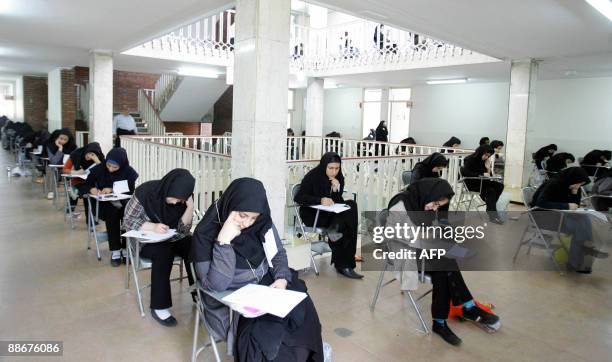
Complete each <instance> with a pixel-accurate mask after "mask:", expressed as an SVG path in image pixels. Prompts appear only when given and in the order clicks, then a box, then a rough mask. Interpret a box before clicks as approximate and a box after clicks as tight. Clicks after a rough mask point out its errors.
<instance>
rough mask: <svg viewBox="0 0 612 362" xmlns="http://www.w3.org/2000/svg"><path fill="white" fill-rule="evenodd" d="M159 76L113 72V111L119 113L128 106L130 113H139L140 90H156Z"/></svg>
mask: <svg viewBox="0 0 612 362" xmlns="http://www.w3.org/2000/svg"><path fill="white" fill-rule="evenodd" d="M158 79H159V74H150V73H135V72H124V71H119V70H115V71H114V72H113V110H114V111H115V112H119V111H121V110H122V109H123V107H124V106H127V107H128V109H129V111H130V112H138V89H140V88H155V82H156V81H157V80H158Z"/></svg>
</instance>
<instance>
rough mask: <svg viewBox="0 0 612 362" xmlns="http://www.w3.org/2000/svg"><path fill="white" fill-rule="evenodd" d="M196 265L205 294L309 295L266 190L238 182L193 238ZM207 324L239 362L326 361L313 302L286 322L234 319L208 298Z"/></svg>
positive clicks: (249, 182)
mask: <svg viewBox="0 0 612 362" xmlns="http://www.w3.org/2000/svg"><path fill="white" fill-rule="evenodd" d="M192 256H193V261H194V265H195V270H196V273H197V276H198V279H199V280H200V282H201V283H202V286H203V287H204V288H206V289H209V290H212V291H215V292H223V291H226V290H235V289H239V288H241V287H243V286H245V285H247V284H260V285H267V286H270V287H272V288H280V289H289V290H294V291H299V292H306V290H307V289H306V285H305V283H304V282H303V281H302V280H300V279H298V277H297V272H295V271H292V270H291V269H289V265H288V261H287V253H286V251H285V249H284V248H283V244H282V243H281V240H280V237H279V235H278V233H277V231H276V228H275V227H274V224H273V222H272V218H271V216H270V207H269V206H268V199H267V196H266V190H265V189H264V186H263V184H262V183H261V182H260V181H258V180H255V179H252V178H239V179H236V180H234V181H232V183H231V184H230V185H229V186H228V187H227V189H226V190H225V192H224V193H223V195H222V196H221V197H220V198H219V199H218V200H217V201H216V202H215V203H213V204H212V205H211V206H210V207H209V208H208V210H207V211H206V213H205V214H204V219H203V220H202V221H201V222H200V223H199V224H198V226H197V228H196V229H195V232H194V239H193V250H192ZM202 302H203V303H204V304H205V306H206V308H205V313H206V320H207V321H208V323H209V324H210V326H211V330H212V332H213V335H214V337H215V338H216V339H220V338H223V339H227V341H228V351H229V352H230V353H232V354H233V355H234V360H235V361H245V362H246V361H295V362H304V361H323V342H322V340H321V324H320V322H319V317H318V315H317V311H316V309H315V307H314V304H313V302H312V300H311V299H310V297H306V299H304V300H302V301H301V302H300V303H299V304H298V305H297V306H296V307H295V308H294V309H293V310H292V311H291V312H290V313H289V314H288V315H287V316H286V317H285V318H279V317H276V316H273V315H270V314H264V315H262V316H260V317H257V318H244V317H242V316H240V317H239V318H234V319H233V320H232V322H231V323H230V315H229V313H230V311H229V310H228V308H227V307H226V306H225V305H223V304H221V303H220V302H218V301H217V300H215V299H214V298H212V297H209V296H206V295H205V296H204V300H203V301H202Z"/></svg>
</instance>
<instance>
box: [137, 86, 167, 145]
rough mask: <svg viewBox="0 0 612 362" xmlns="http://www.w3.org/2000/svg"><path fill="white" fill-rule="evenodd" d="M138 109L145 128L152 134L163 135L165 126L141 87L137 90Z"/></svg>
mask: <svg viewBox="0 0 612 362" xmlns="http://www.w3.org/2000/svg"><path fill="white" fill-rule="evenodd" d="M138 111H139V112H140V117H142V120H143V121H144V122H145V123H146V124H147V128H148V130H149V132H150V133H151V134H152V135H163V134H164V133H166V127H165V126H164V123H163V122H162V120H161V117H160V116H159V113H158V112H157V110H156V109H155V107H154V106H153V102H152V101H151V99H149V97H147V96H146V95H145V92H144V90H143V89H139V90H138Z"/></svg>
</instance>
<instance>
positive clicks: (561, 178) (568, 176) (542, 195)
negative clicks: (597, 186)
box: [531, 167, 591, 208]
mask: <svg viewBox="0 0 612 362" xmlns="http://www.w3.org/2000/svg"><path fill="white" fill-rule="evenodd" d="M590 182H591V180H590V179H589V175H588V174H587V172H586V171H585V170H584V169H583V168H581V167H568V168H566V169H564V170H561V171H560V172H559V173H558V174H556V175H555V176H553V177H552V178H550V179H548V180H546V181H545V182H544V183H543V184H542V185H540V187H538V189H537V190H536V192H535V194H534V195H533V199H532V202H531V206H536V205H537V206H541V207H544V208H557V207H554V204H567V203H570V202H573V203H580V193H578V194H577V195H572V194H571V191H570V189H569V187H570V186H571V185H575V184H578V183H584V185H586V184H588V183H590ZM546 203H549V204H546ZM551 203H552V204H551ZM549 205H550V206H549Z"/></svg>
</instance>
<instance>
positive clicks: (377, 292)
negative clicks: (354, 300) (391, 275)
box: [370, 264, 387, 311]
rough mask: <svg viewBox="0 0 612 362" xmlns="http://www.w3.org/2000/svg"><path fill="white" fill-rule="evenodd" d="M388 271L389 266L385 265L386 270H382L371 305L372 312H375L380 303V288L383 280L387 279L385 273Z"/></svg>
mask: <svg viewBox="0 0 612 362" xmlns="http://www.w3.org/2000/svg"><path fill="white" fill-rule="evenodd" d="M386 271H387V265H386V264H385V268H384V269H383V270H381V272H380V276H379V277H378V283H376V290H375V291H374V297H373V298H372V302H371V303H370V310H372V311H373V310H374V307H375V306H376V301H378V294H380V288H381V287H382V283H383V278H384V277H385V272H386Z"/></svg>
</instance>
